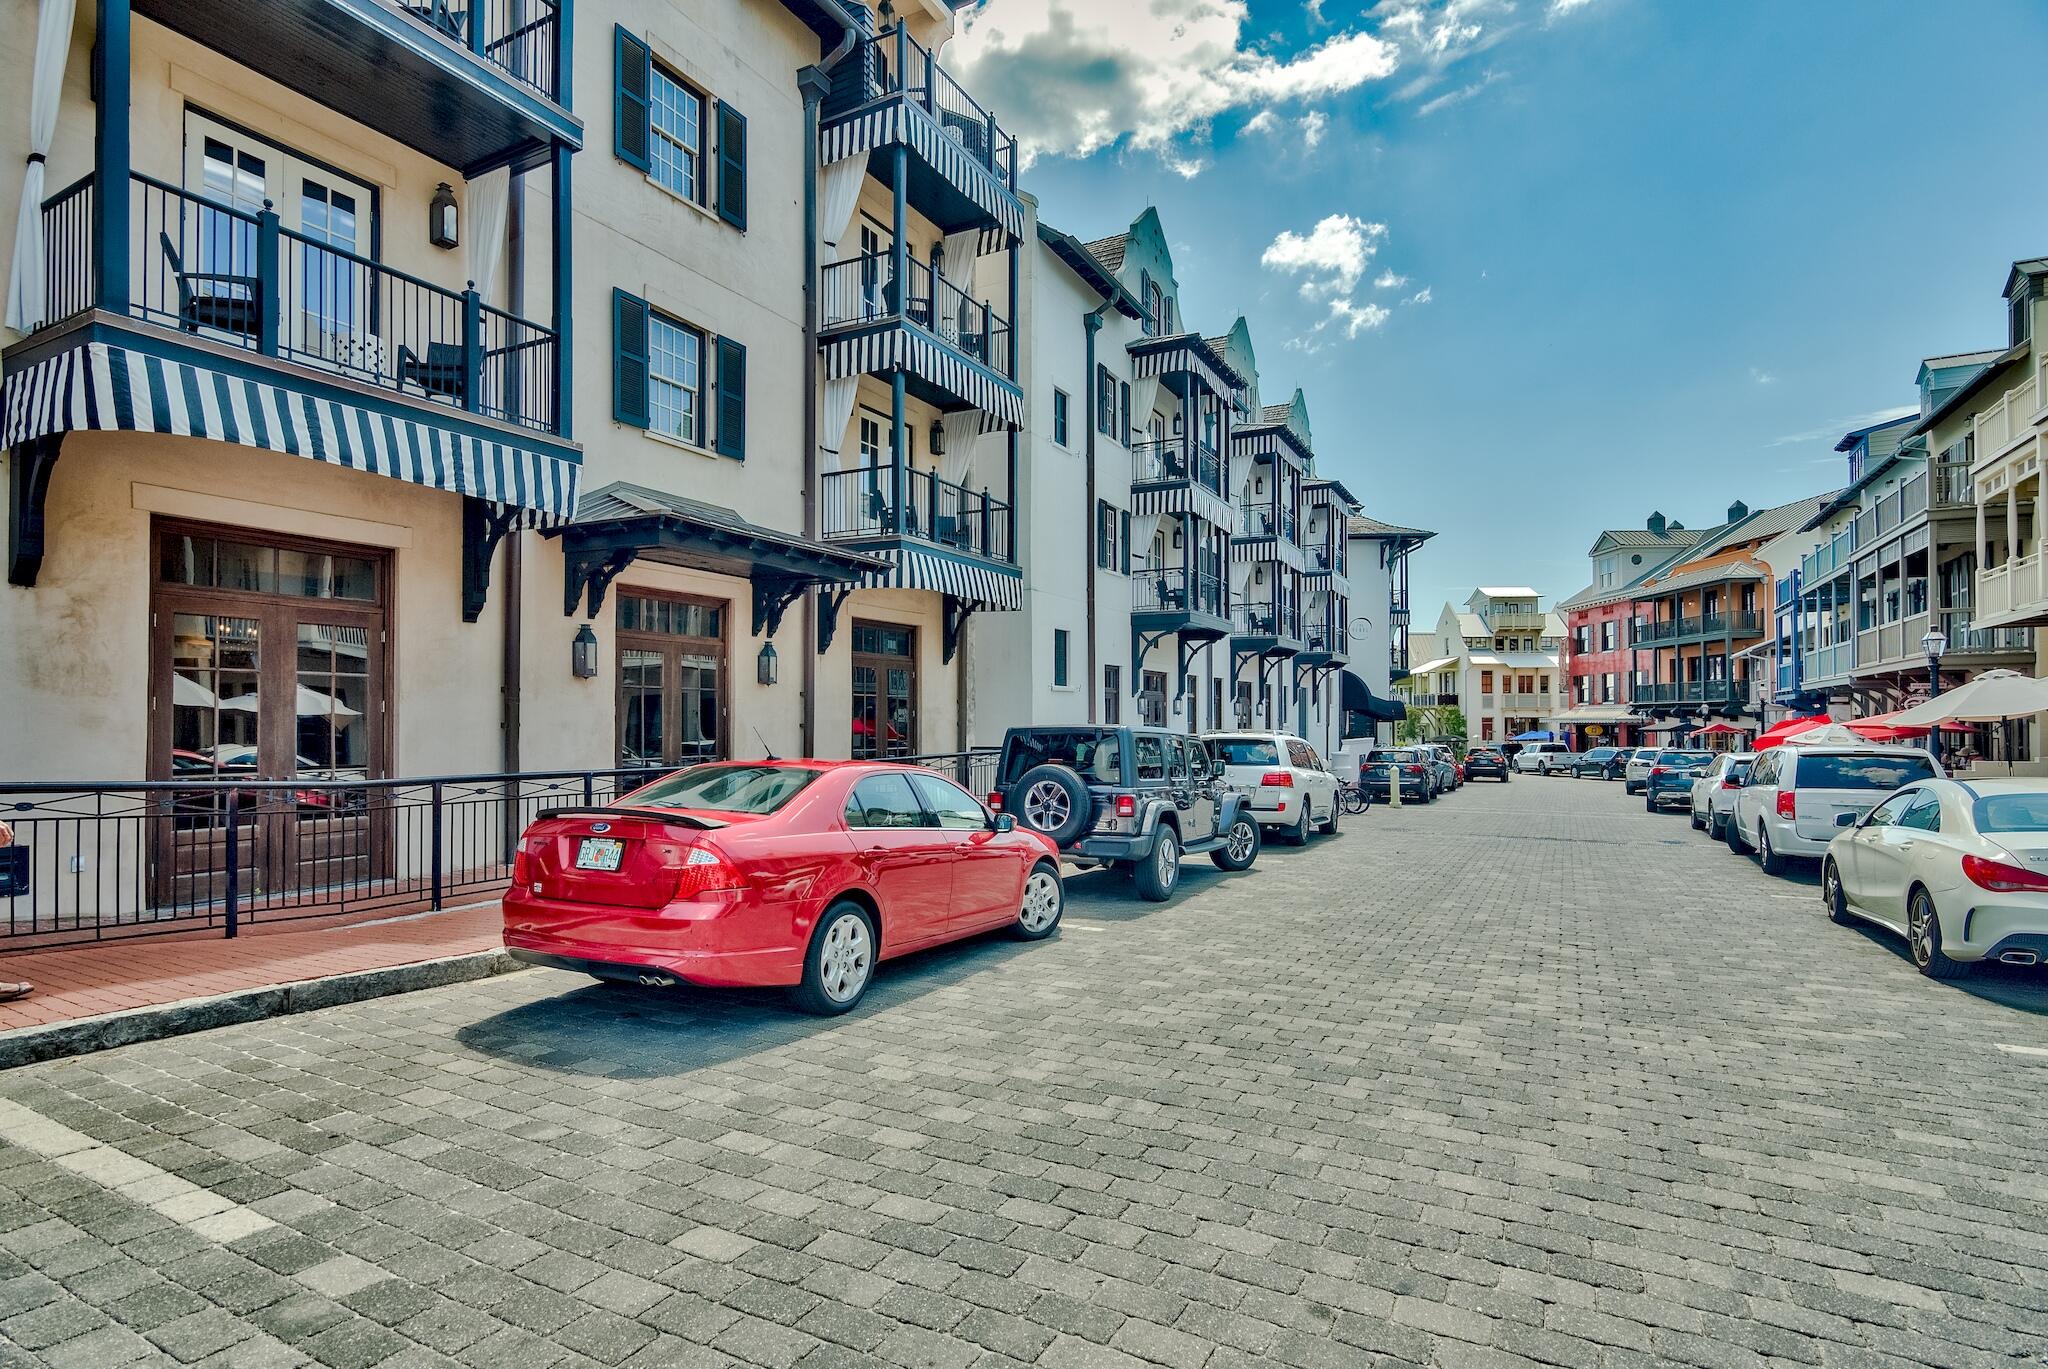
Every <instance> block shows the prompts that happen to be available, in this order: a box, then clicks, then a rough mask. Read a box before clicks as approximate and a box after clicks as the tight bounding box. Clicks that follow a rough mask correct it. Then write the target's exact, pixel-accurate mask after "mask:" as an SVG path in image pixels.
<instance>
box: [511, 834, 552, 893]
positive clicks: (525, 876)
mask: <svg viewBox="0 0 2048 1369" xmlns="http://www.w3.org/2000/svg"><path fill="white" fill-rule="evenodd" d="M548 841H549V838H547V837H536V836H532V835H528V836H523V837H521V838H520V839H519V845H518V847H517V848H516V849H515V850H514V851H513V852H512V882H513V883H514V884H531V883H533V881H534V879H535V878H536V877H537V876H538V875H539V873H540V872H539V871H538V870H536V869H535V868H534V861H536V860H537V859H539V858H540V856H541V854H542V853H543V852H545V851H546V850H547V849H548Z"/></svg>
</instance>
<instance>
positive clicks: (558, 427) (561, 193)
mask: <svg viewBox="0 0 2048 1369" xmlns="http://www.w3.org/2000/svg"><path fill="white" fill-rule="evenodd" d="M568 17H569V9H568V5H567V4H566V2H565V3H564V5H563V7H562V10H561V14H560V16H559V22H560V23H562V24H564V25H565V26H566V24H567V23H568ZM561 41H562V47H563V51H564V52H566V51H567V50H568V42H569V40H568V37H567V36H566V33H565V34H564V36H563V38H562V40H561ZM568 79H569V78H568V75H567V73H563V74H562V76H561V80H562V81H563V82H564V84H565V85H566V83H567V82H568ZM572 151H573V149H571V148H570V147H569V145H568V144H566V143H556V144H555V146H554V150H553V151H552V153H550V155H549V167H548V169H549V172H550V185H549V195H550V197H551V208H552V210H553V213H554V220H555V221H554V226H553V233H552V236H553V237H554V242H555V288H554V299H553V302H552V307H553V310H554V315H553V317H554V325H555V374H554V384H555V431H556V432H557V433H558V434H559V435H561V436H562V437H564V438H566V437H568V436H569V434H570V432H571V429H570V426H569V413H570V407H571V403H572V401H573V400H574V398H575V385H574V383H573V380H572V377H573V376H574V374H575V372H574V368H573V367H572V366H571V365H570V362H569V358H570V357H571V356H572V355H573V354H574V352H575V348H574V346H573V345H572V341H573V339H572V338H571V337H570V323H569V315H570V311H571V310H572V309H573V308H574V303H573V301H574V299H575V292H574V288H573V287H574V274H573V270H572V268H573V265H574V262H575V253H574V252H572V251H571V250H570V248H571V246H572V244H573V240H574V238H575V232H576V229H575V222H576V221H575V217H574V215H573V214H571V212H570V206H569V157H570V155H571V153H572Z"/></svg>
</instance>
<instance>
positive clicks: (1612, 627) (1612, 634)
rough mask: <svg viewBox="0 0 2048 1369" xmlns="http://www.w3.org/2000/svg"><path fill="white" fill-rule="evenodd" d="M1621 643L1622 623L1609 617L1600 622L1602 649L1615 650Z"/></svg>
mask: <svg viewBox="0 0 2048 1369" xmlns="http://www.w3.org/2000/svg"><path fill="white" fill-rule="evenodd" d="M1620 645H1621V624H1620V623H1617V622H1616V621H1614V619H1612V618H1609V619H1608V620H1607V621H1606V622H1604V623H1602V624H1600V649H1601V650H1602V651H1613V650H1615V649H1616V648H1617V647H1619V646H1620Z"/></svg>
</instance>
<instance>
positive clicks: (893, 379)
mask: <svg viewBox="0 0 2048 1369" xmlns="http://www.w3.org/2000/svg"><path fill="white" fill-rule="evenodd" d="M896 47H897V53H898V56H899V59H900V57H901V54H902V52H903V30H902V29H901V28H899V29H898V30H897V45H896ZM897 79H898V80H899V81H907V80H908V79H909V73H908V72H907V71H905V70H904V69H903V68H902V67H901V66H898V68H897ZM891 156H892V158H893V163H894V165H893V170H894V173H895V174H894V180H895V185H894V186H893V187H891V194H890V197H889V235H890V241H889V278H890V279H891V280H892V281H894V282H895V286H896V313H897V315H898V316H899V317H902V318H906V319H907V318H909V317H910V247H909V244H908V243H906V242H905V241H904V240H903V235H904V233H905V232H906V231H907V230H908V227H909V215H910V200H909V194H910V149H909V148H907V147H906V146H904V145H903V144H902V143H898V144H896V146H895V148H894V150H893V151H892V153H891ZM933 305H934V307H936V306H937V300H936V297H935V298H934V301H933ZM903 435H904V434H903V369H902V368H901V367H898V368H897V369H896V370H895V371H893V372H891V373H890V376H889V450H890V453H891V454H892V456H893V457H894V460H895V469H894V470H892V471H891V472H890V474H889V506H890V518H891V519H892V520H893V522H894V524H895V527H894V531H895V532H896V534H897V535H898V536H901V535H902V534H903V532H904V531H905V529H906V528H907V526H908V523H907V517H908V514H909V508H908V503H909V498H908V496H909V494H910V449H909V447H908V446H907V445H905V443H904V441H903ZM931 512H932V511H931V510H927V511H926V513H927V516H929V515H930V513H931Z"/></svg>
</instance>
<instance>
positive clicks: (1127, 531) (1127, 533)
mask: <svg viewBox="0 0 2048 1369" xmlns="http://www.w3.org/2000/svg"><path fill="white" fill-rule="evenodd" d="M1122 518H1123V525H1122V533H1123V535H1122V536H1121V537H1120V538H1119V539H1118V540H1119V541H1121V542H1122V543H1123V547H1124V564H1123V572H1124V574H1126V575H1129V574H1130V573H1131V516H1130V514H1128V513H1126V514H1123V515H1122Z"/></svg>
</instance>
